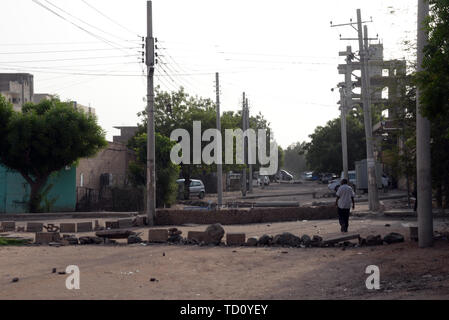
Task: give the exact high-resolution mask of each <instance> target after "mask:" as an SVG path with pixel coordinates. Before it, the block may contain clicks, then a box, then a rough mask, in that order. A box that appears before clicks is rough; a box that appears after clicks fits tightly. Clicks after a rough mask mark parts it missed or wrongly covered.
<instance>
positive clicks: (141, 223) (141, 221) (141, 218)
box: [133, 216, 146, 227]
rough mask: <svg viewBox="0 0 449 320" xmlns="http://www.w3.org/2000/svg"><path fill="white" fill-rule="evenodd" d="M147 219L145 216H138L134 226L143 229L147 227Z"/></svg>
mask: <svg viewBox="0 0 449 320" xmlns="http://www.w3.org/2000/svg"><path fill="white" fill-rule="evenodd" d="M145 218H146V217H144V216H136V217H135V218H134V221H133V226H135V227H143V226H144V225H145Z"/></svg>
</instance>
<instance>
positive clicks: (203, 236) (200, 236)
mask: <svg viewBox="0 0 449 320" xmlns="http://www.w3.org/2000/svg"><path fill="white" fill-rule="evenodd" d="M187 239H188V240H195V241H198V242H202V241H206V240H207V233H206V232H204V231H189V232H188V233H187Z"/></svg>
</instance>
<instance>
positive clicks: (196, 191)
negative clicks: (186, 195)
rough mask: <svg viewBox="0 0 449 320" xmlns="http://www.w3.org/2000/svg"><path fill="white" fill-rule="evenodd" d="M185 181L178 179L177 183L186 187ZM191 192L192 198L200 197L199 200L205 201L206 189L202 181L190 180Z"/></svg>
mask: <svg viewBox="0 0 449 320" xmlns="http://www.w3.org/2000/svg"><path fill="white" fill-rule="evenodd" d="M184 182H185V179H178V180H176V183H178V185H179V186H182V187H183V186H184ZM189 192H190V195H191V196H198V198H200V199H203V198H204V196H205V195H206V188H205V187H204V183H203V181H201V180H197V179H190V187H189Z"/></svg>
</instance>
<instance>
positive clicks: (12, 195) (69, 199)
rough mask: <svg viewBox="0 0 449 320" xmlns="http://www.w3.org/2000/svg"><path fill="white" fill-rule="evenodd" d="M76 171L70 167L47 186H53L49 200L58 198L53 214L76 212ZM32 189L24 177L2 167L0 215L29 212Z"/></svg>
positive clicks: (57, 173)
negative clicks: (28, 206)
mask: <svg viewBox="0 0 449 320" xmlns="http://www.w3.org/2000/svg"><path fill="white" fill-rule="evenodd" d="M75 174H76V169H75V168H74V167H70V168H69V169H68V170H66V169H63V170H61V171H59V172H56V173H54V174H53V175H52V176H51V177H50V178H49V180H48V183H47V186H48V185H49V184H53V187H52V188H51V189H50V192H49V194H48V199H54V198H56V201H55V203H54V204H53V206H52V208H51V212H64V211H74V210H75V205H76V185H75ZM29 197H30V188H29V185H28V183H27V182H26V181H25V179H23V177H22V176H21V175H20V174H19V173H18V172H15V171H12V170H10V169H7V168H5V167H4V166H1V165H0V213H23V212H27V201H28V199H29Z"/></svg>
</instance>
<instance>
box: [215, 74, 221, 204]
mask: <svg viewBox="0 0 449 320" xmlns="http://www.w3.org/2000/svg"><path fill="white" fill-rule="evenodd" d="M215 94H216V105H217V130H218V131H219V132H221V121H220V76H219V74H218V72H217V73H215ZM218 160H219V163H217V205H218V209H220V208H221V206H222V205H223V182H222V178H223V165H222V164H221V161H222V160H223V159H218Z"/></svg>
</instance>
